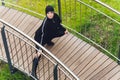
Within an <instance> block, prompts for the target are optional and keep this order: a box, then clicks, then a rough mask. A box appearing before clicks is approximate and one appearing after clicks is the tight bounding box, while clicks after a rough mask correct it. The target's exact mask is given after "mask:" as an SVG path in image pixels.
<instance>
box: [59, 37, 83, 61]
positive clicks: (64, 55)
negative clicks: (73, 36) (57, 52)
mask: <svg viewBox="0 0 120 80" xmlns="http://www.w3.org/2000/svg"><path fill="white" fill-rule="evenodd" d="M81 42H82V40H79V39H77V41H76V42H75V43H74V44H73V45H72V46H70V48H69V50H67V51H66V52H65V53H64V54H62V56H60V60H61V61H62V62H64V60H65V59H67V58H69V56H70V55H71V54H72V52H73V51H74V50H75V49H76V48H77V47H78V46H79V45H80V43H81Z"/></svg>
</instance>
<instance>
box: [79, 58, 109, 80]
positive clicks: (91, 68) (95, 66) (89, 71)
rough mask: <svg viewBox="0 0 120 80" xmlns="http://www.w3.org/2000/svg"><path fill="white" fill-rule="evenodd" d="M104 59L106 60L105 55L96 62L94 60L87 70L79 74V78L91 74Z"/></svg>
mask: <svg viewBox="0 0 120 80" xmlns="http://www.w3.org/2000/svg"><path fill="white" fill-rule="evenodd" d="M106 60H108V57H107V56H104V57H102V58H101V59H100V60H99V61H98V62H96V63H95V64H94V65H93V66H91V67H90V68H89V69H88V70H87V71H85V72H84V73H82V74H81V75H79V77H81V79H83V80H84V79H85V78H87V77H88V76H89V75H90V74H92V73H93V72H94V71H95V70H97V68H99V67H100V66H101V65H102V64H103V63H104V62H105V61H106Z"/></svg>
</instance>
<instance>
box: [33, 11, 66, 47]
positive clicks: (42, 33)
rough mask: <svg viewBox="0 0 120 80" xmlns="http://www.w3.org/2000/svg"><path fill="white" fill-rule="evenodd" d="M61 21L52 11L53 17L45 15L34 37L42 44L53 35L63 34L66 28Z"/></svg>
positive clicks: (53, 36)
mask: <svg viewBox="0 0 120 80" xmlns="http://www.w3.org/2000/svg"><path fill="white" fill-rule="evenodd" d="M61 22H62V21H61V19H60V18H59V16H58V15H57V14H56V13H54V17H53V19H49V18H47V17H45V19H44V20H43V23H42V25H41V26H40V27H39V28H38V30H37V31H36V32H35V36H34V39H35V40H36V41H37V42H38V43H40V44H42V45H43V44H45V43H47V42H49V41H51V40H52V39H53V38H55V37H60V36H62V35H64V32H65V31H66V29H65V28H64V27H63V26H62V25H61V24H60V23H61Z"/></svg>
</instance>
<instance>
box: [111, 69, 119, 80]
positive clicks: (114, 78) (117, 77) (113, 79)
mask: <svg viewBox="0 0 120 80" xmlns="http://www.w3.org/2000/svg"><path fill="white" fill-rule="evenodd" d="M117 79H120V71H119V72H118V73H117V74H115V75H114V76H113V77H112V78H111V79H109V80H117Z"/></svg>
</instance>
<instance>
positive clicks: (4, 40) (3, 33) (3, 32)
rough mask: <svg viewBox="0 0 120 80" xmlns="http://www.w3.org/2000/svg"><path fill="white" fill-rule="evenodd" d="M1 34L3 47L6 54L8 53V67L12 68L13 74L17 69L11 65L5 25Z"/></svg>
mask: <svg viewBox="0 0 120 80" xmlns="http://www.w3.org/2000/svg"><path fill="white" fill-rule="evenodd" d="M1 34H2V40H3V45H4V48H5V53H6V57H7V61H8V66H9V68H10V72H11V74H13V73H14V72H15V69H14V68H13V66H12V63H11V59H10V52H9V49H8V43H7V38H6V35H5V25H4V24H3V27H2V28H1Z"/></svg>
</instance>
